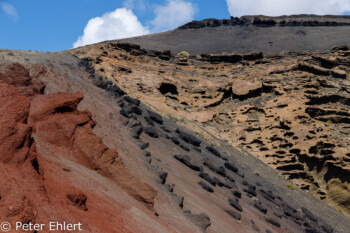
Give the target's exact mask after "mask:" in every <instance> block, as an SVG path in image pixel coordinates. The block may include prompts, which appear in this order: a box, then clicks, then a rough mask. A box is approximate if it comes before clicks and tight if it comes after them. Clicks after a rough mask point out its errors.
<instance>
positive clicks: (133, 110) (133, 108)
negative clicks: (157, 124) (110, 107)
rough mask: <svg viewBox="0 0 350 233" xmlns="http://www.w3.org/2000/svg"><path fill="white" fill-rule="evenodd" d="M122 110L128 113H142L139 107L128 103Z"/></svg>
mask: <svg viewBox="0 0 350 233" xmlns="http://www.w3.org/2000/svg"><path fill="white" fill-rule="evenodd" d="M123 110H124V111H125V112H126V113H127V114H128V115H129V114H131V113H135V114H137V115H142V110H141V108H139V107H137V106H136V105H128V106H126V107H125V108H123Z"/></svg>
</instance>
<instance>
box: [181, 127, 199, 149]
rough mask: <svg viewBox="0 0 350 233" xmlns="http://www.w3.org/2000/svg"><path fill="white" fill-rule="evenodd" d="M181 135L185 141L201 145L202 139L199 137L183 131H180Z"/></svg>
mask: <svg viewBox="0 0 350 233" xmlns="http://www.w3.org/2000/svg"><path fill="white" fill-rule="evenodd" d="M179 137H180V138H181V139H182V140H183V141H184V142H187V143H189V144H191V145H193V146H197V147H198V146H200V145H201V143H202V142H201V141H200V140H199V139H197V138H196V137H194V136H192V135H190V134H188V133H185V132H183V131H179Z"/></svg>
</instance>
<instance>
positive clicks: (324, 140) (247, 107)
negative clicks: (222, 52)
mask: <svg viewBox="0 0 350 233" xmlns="http://www.w3.org/2000/svg"><path fill="white" fill-rule="evenodd" d="M104 46H105V47H104V50H107V51H110V45H109V44H108V43H106V44H105V45H104ZM75 52H76V53H77V55H78V56H79V57H91V58H93V57H95V56H97V55H98V54H99V53H100V52H101V50H100V48H99V49H97V48H93V47H89V50H87V49H79V50H76V51H75ZM114 52H115V53H116V55H117V56H118V54H119V53H121V54H123V56H126V57H128V59H115V58H114V56H115V55H114V54H111V55H110V57H107V58H105V61H104V62H103V63H102V64H101V63H100V64H93V65H94V66H95V67H96V70H98V69H99V68H100V67H103V68H104V72H103V75H104V76H105V77H107V78H109V80H110V81H113V82H115V83H118V85H119V86H120V87H122V89H123V90H125V91H126V92H127V93H130V95H131V96H133V97H135V98H138V99H140V100H142V102H143V103H145V104H146V105H148V106H150V107H152V108H153V109H154V110H155V111H156V112H158V113H161V114H162V115H163V116H164V117H167V116H170V117H171V118H173V119H176V120H178V123H179V124H182V125H183V126H186V127H187V128H189V129H190V130H192V131H195V132H197V133H198V134H199V135H201V136H202V137H203V138H205V139H208V140H211V141H212V142H217V141H216V140H215V137H220V138H221V139H223V140H226V141H227V142H228V143H230V144H231V145H234V146H236V147H240V148H242V149H243V150H246V151H248V152H250V153H252V154H253V155H255V156H256V157H257V158H259V159H261V160H262V161H264V162H265V163H266V164H268V165H270V166H271V167H272V168H274V169H276V170H277V171H278V172H279V173H280V174H281V175H282V176H284V177H286V178H287V179H290V180H291V181H292V182H293V183H294V184H295V185H297V186H299V187H301V188H302V189H305V190H307V191H308V192H310V193H311V194H313V195H315V196H316V197H319V198H320V199H322V200H324V201H325V202H327V203H329V204H331V205H332V206H337V208H340V209H342V210H343V211H344V212H346V213H348V214H349V213H350V212H349V210H350V207H349V205H348V203H349V201H348V200H350V196H349V195H347V194H345V193H346V191H345V190H348V188H349V186H348V183H349V181H348V178H346V177H348V173H349V170H350V167H349V166H350V165H349V148H350V144H349V133H350V132H348V131H349V130H348V128H349V125H348V124H349V84H350V83H349V81H348V79H349V76H348V75H349V65H350V63H349V54H350V52H349V51H348V48H346V47H341V48H335V49H334V50H333V51H332V52H331V53H329V54H325V53H310V54H308V53H291V54H289V55H268V56H265V57H264V58H262V59H259V60H256V61H246V60H242V61H238V62H237V63H234V64H231V63H227V62H222V63H216V62H215V63H211V62H207V61H203V59H199V58H190V59H188V60H187V63H188V66H179V65H178V64H177V60H176V59H175V60H170V61H164V60H159V59H155V58H154V57H151V58H150V57H147V56H144V57H136V56H132V55H131V54H128V53H124V52H120V51H114ZM118 57H120V56H118ZM92 60H93V59H92ZM155 61H156V62H155ZM117 64H123V65H126V66H129V67H134V68H133V76H129V75H122V74H121V75H119V74H118V75H117V74H116V73H115V71H114V70H113V66H115V65H117ZM155 64H157V65H155ZM321 144H322V145H328V144H332V145H333V146H332V148H321V147H320V148H318V146H317V145H321ZM315 146H316V148H317V150H316V153H313V151H314V150H313V147H315ZM340 183H341V184H342V185H340V186H337V185H335V184H340ZM330 184H334V185H330ZM336 186H337V187H336ZM332 189H333V190H338V189H342V190H343V191H344V192H343V191H342V192H340V193H342V195H341V197H340V196H335V195H334V193H335V192H334V191H332ZM345 200H346V201H345Z"/></svg>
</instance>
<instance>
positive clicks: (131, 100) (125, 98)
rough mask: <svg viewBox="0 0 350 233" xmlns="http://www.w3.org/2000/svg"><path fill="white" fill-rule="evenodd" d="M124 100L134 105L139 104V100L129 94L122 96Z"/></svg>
mask: <svg viewBox="0 0 350 233" xmlns="http://www.w3.org/2000/svg"><path fill="white" fill-rule="evenodd" d="M124 100H125V101H126V102H129V103H131V104H134V105H136V106H139V105H140V100H138V99H134V98H131V97H130V96H124Z"/></svg>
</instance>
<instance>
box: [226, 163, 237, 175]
mask: <svg viewBox="0 0 350 233" xmlns="http://www.w3.org/2000/svg"><path fill="white" fill-rule="evenodd" d="M225 167H226V168H227V169H228V170H230V171H233V172H234V173H237V172H238V168H237V167H236V166H235V165H233V164H232V163H230V162H225Z"/></svg>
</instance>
